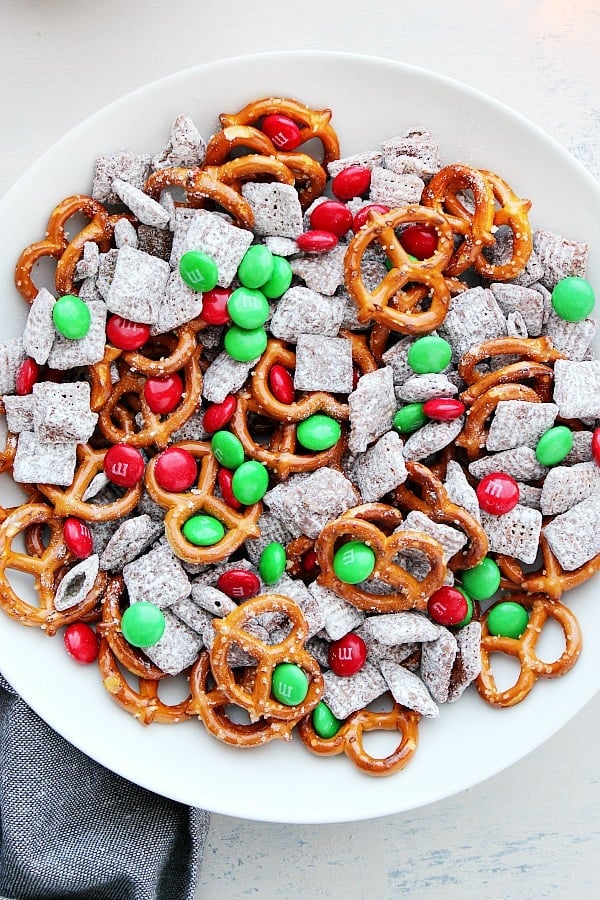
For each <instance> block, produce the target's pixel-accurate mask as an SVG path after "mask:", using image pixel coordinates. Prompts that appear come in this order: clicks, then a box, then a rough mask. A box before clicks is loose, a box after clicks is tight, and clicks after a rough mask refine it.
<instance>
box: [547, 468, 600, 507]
mask: <svg viewBox="0 0 600 900" xmlns="http://www.w3.org/2000/svg"><path fill="white" fill-rule="evenodd" d="M598 491H600V468H599V467H598V466H597V465H596V463H595V462H583V463H577V464H576V465H573V466H555V467H554V468H552V469H550V471H549V472H548V474H547V475H546V478H545V481H544V484H543V486H542V493H541V497H540V508H541V511H542V515H544V516H554V515H557V514H558V513H563V512H566V510H568V509H570V508H571V507H572V506H575V505H576V504H577V503H580V502H581V501H582V500H585V499H586V498H587V497H589V496H591V494H596V493H598Z"/></svg>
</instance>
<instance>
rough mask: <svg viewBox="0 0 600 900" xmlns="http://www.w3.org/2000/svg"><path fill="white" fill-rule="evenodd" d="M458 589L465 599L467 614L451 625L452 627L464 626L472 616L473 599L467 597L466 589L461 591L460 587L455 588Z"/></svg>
mask: <svg viewBox="0 0 600 900" xmlns="http://www.w3.org/2000/svg"><path fill="white" fill-rule="evenodd" d="M457 590H458V591H460V593H461V594H462V595H463V597H464V598H465V600H466V601H467V614H466V616H465V617H464V619H461V620H460V622H457V623H456V625H453V626H452V627H453V628H464V627H465V625H468V624H469V622H470V621H471V619H472V618H473V612H474V609H473V601H472V600H471V598H470V597H469V595H468V594H467V592H466V591H463V589H462V588H457Z"/></svg>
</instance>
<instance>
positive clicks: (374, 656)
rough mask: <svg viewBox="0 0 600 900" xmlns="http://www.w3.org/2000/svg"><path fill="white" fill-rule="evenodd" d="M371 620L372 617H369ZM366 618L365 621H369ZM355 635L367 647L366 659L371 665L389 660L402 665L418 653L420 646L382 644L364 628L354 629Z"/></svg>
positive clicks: (412, 644)
mask: <svg viewBox="0 0 600 900" xmlns="http://www.w3.org/2000/svg"><path fill="white" fill-rule="evenodd" d="M369 618H372V617H369ZM369 618H367V621H369ZM354 632H355V634H357V635H358V636H359V637H361V638H362V639H363V641H364V642H365V644H366V647H367V657H368V659H369V661H370V662H372V663H379V662H381V660H382V659H389V660H391V661H392V662H395V663H398V664H400V663H404V662H405V661H406V660H408V659H410V658H411V657H414V655H415V653H416V652H420V644H417V643H412V642H411V643H408V644H384V643H382V642H381V641H378V640H377V639H376V638H374V637H373V635H372V634H370V633H369V632H368V631H365V630H364V627H360V628H356V629H354Z"/></svg>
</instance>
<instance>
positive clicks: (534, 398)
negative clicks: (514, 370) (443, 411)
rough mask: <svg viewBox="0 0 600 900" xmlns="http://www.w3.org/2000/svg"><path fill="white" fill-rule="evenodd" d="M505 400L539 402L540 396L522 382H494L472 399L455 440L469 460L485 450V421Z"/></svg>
mask: <svg viewBox="0 0 600 900" xmlns="http://www.w3.org/2000/svg"><path fill="white" fill-rule="evenodd" d="M506 400H525V401H527V402H529V403H540V402H541V397H540V396H539V394H537V393H536V392H535V391H534V390H533V388H530V387H527V385H524V384H518V383H511V382H509V383H507V384H496V385H494V386H493V387H490V388H488V390H487V391H485V393H483V394H481V395H480V396H479V397H477V399H476V400H474V401H473V405H472V406H471V408H470V410H469V415H468V416H467V417H466V419H465V425H464V428H463V430H462V431H461V433H460V434H459V435H458V437H457V438H456V440H455V442H454V443H455V444H456V446H457V447H463V448H464V449H465V450H466V451H467V458H468V459H469V460H474V459H477V457H479V456H481V454H482V453H483V452H484V451H485V445H486V441H487V435H488V431H489V429H488V428H486V422H487V420H488V419H489V418H490V416H492V415H493V413H494V412H495V411H496V407H497V406H498V404H499V403H501V402H504V401H506Z"/></svg>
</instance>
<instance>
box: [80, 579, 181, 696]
mask: <svg viewBox="0 0 600 900" xmlns="http://www.w3.org/2000/svg"><path fill="white" fill-rule="evenodd" d="M124 593H125V582H124V581H123V578H122V576H120V575H118V576H115V577H109V579H108V584H107V586H106V590H105V592H104V597H103V600H102V621H101V622H99V624H98V626H97V627H96V634H97V635H98V637H102V638H104V639H105V640H106V641H107V643H108V645H109V647H110V649H111V651H112V653H113V654H114V656H115V657H116V659H117V661H118V662H119V663H120V664H121V665H122V666H124V667H125V668H126V669H127V671H128V672H131V674H132V675H137V677H138V678H145V679H148V680H150V681H157V680H158V679H160V678H164V677H165V673H164V672H163V671H162V669H159V668H158V666H155V665H154V663H153V662H151V661H150V660H149V659H148V657H147V656H145V655H144V654H143V653H142V652H141V651H140V650H137V649H136V648H135V647H133V646H132V645H131V644H129V643H128V642H127V641H126V640H125V638H124V637H123V632H122V631H121V619H122V614H121V601H122V598H123V594H124Z"/></svg>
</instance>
